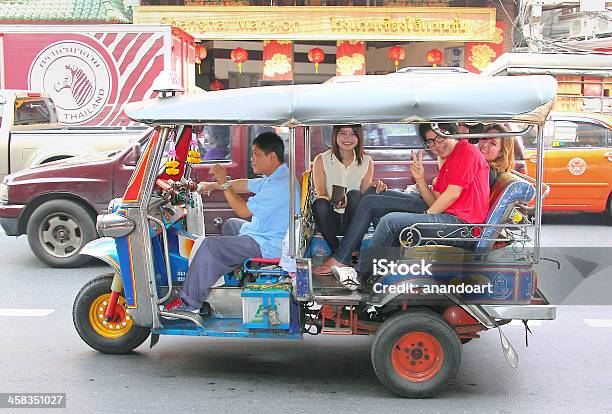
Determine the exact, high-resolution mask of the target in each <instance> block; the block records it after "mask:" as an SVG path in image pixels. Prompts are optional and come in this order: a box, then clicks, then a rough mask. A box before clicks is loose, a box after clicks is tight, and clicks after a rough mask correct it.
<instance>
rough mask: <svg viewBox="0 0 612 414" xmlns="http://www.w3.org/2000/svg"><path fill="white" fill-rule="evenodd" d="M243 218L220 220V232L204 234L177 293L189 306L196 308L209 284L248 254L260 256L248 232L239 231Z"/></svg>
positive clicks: (199, 305) (258, 249)
mask: <svg viewBox="0 0 612 414" xmlns="http://www.w3.org/2000/svg"><path fill="white" fill-rule="evenodd" d="M244 223H246V221H245V220H242V219H238V218H231V219H229V220H227V221H226V222H225V223H224V224H223V228H222V230H221V236H207V237H206V238H205V239H204V240H203V241H202V244H201V245H200V247H199V249H198V251H197V252H196V254H195V256H194V258H193V260H192V261H191V264H190V265H189V271H188V272H187V277H186V278H185V282H184V283H183V288H182V289H181V292H180V294H179V296H180V297H181V299H182V300H183V302H184V303H185V304H186V305H187V306H188V307H189V308H191V309H199V308H200V307H201V306H202V303H203V302H204V300H205V299H206V296H207V295H208V292H209V291H210V288H211V286H212V285H214V284H215V282H216V281H217V280H218V279H219V277H220V276H221V275H223V274H225V273H228V272H230V271H232V270H234V268H236V266H238V265H240V264H242V262H243V261H244V259H247V258H249V257H261V250H260V248H259V245H258V244H257V242H255V240H253V239H252V238H251V237H249V236H239V235H238V232H239V231H240V228H241V227H242V225H243V224H244Z"/></svg>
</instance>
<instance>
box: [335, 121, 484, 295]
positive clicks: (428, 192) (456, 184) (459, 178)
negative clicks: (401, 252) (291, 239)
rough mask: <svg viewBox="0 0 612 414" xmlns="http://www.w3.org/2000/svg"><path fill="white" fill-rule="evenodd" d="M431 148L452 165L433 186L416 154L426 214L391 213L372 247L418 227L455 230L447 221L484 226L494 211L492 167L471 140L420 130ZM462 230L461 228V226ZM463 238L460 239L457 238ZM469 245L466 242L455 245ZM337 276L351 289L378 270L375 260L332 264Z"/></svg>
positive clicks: (382, 222)
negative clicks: (429, 225)
mask: <svg viewBox="0 0 612 414" xmlns="http://www.w3.org/2000/svg"><path fill="white" fill-rule="evenodd" d="M419 132H420V133H421V137H422V138H423V140H424V141H425V146H426V147H427V148H429V149H432V152H434V153H436V154H437V155H439V156H440V157H442V158H446V161H445V162H444V164H443V165H442V167H441V169H440V173H439V175H438V179H437V181H436V183H435V185H434V186H433V188H431V189H430V188H429V187H428V185H427V182H426V181H425V170H424V168H423V162H422V159H423V154H422V150H421V151H419V154H418V155H417V154H415V153H414V152H413V154H412V160H413V165H412V166H411V172H412V175H413V177H414V179H415V181H416V184H417V187H418V189H419V192H420V194H421V197H422V198H423V201H425V203H426V204H427V206H428V208H427V210H426V211H425V212H424V213H399V212H398V213H389V214H387V215H385V216H383V217H382V219H381V220H380V222H379V223H378V226H376V230H375V231H374V234H373V236H372V241H371V242H370V246H369V249H372V248H383V247H393V246H398V245H399V234H400V232H401V231H402V230H403V229H404V228H406V227H409V226H411V225H413V224H415V223H440V226H435V228H428V229H420V231H421V235H422V236H425V237H432V236H435V235H437V234H440V233H442V234H444V233H448V232H450V231H452V230H453V228H452V227H448V228H447V229H445V228H444V223H452V224H466V223H467V224H482V223H484V221H485V220H486V217H487V213H488V210H489V165H488V164H487V162H486V160H485V159H484V157H483V156H482V153H481V152H480V151H479V150H478V148H477V147H476V146H474V145H471V144H470V143H469V142H468V141H467V140H456V139H452V138H447V137H445V136H442V135H438V134H437V133H436V132H435V131H433V130H432V128H431V125H429V124H422V125H421V126H420V128H419ZM455 229H456V227H455ZM457 237H458V236H457ZM449 244H455V245H459V246H465V244H466V243H465V242H464V243H461V242H458V243H457V242H455V243H450V242H449ZM332 272H333V273H334V275H335V276H336V278H338V280H339V281H340V282H341V283H342V284H344V285H345V286H346V287H348V288H349V289H352V290H354V289H357V288H358V287H359V286H360V283H361V282H362V281H365V280H367V278H368V277H369V276H370V274H371V272H372V261H371V260H368V259H367V258H365V259H364V260H360V261H359V264H358V266H357V270H355V269H353V268H351V267H338V266H332Z"/></svg>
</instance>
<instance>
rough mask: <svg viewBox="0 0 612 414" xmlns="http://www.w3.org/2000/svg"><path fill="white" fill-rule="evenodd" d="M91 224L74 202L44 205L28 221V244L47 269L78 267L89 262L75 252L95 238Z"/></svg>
mask: <svg viewBox="0 0 612 414" xmlns="http://www.w3.org/2000/svg"><path fill="white" fill-rule="evenodd" d="M94 220H95V219H94V218H93V217H92V216H91V214H89V212H88V211H87V210H86V209H85V208H84V207H83V206H81V205H80V204H77V203H75V202H74V201H69V200H59V199H58V200H51V201H47V202H46V203H43V204H41V205H40V206H38V207H37V208H36V210H34V212H33V213H32V215H31V216H30V218H29V220H28V226H27V230H26V233H27V235H28V243H29V244H30V248H31V249H32V252H34V254H35V255H36V257H38V258H39V259H40V260H41V261H42V262H43V263H45V264H47V265H49V266H51V267H61V268H67V267H78V266H81V265H83V264H85V263H87V262H88V261H89V260H90V259H91V258H90V257H89V256H85V255H80V254H79V252H80V251H81V249H82V248H83V247H84V246H85V245H86V244H87V243H89V242H90V241H92V240H93V239H95V238H97V236H98V235H97V233H96V225H95V222H94Z"/></svg>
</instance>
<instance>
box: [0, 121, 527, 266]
mask: <svg viewBox="0 0 612 414" xmlns="http://www.w3.org/2000/svg"><path fill="white" fill-rule="evenodd" d="M265 129H266V128H264V127H258V126H232V127H229V126H206V127H203V128H202V129H201V131H195V132H194V133H196V134H197V136H198V140H199V142H200V149H201V153H202V154H203V155H202V164H200V165H198V166H196V167H194V169H193V173H192V179H194V180H198V181H205V180H210V179H211V176H210V175H209V173H208V169H209V167H210V165H212V164H215V163H221V164H224V165H225V167H226V168H227V171H228V174H229V175H230V176H231V177H233V178H240V177H253V171H252V169H251V166H250V161H249V160H250V153H251V146H252V145H251V143H252V141H253V139H254V138H255V136H256V135H257V134H259V133H260V132H263V130H265ZM276 132H277V133H279V135H281V136H282V137H283V138H285V139H288V135H289V131H288V130H284V129H282V128H277V129H276ZM310 135H311V143H312V145H311V148H312V151H311V155H310V159H311V160H312V159H313V158H314V156H315V155H317V154H318V153H320V152H323V151H326V150H327V149H329V148H330V145H331V128H328V127H321V128H311V134H310ZM364 136H365V146H366V151H367V153H368V154H369V155H370V156H372V158H373V159H374V162H375V170H374V171H375V178H381V179H383V180H385V182H386V183H387V184H388V185H389V187H390V188H402V189H403V188H405V187H406V186H407V185H408V184H412V183H414V181H413V180H412V176H411V175H410V173H409V168H410V162H411V161H409V160H410V159H411V158H410V151H411V150H412V149H420V148H423V144H422V140H421V138H420V137H419V136H418V131H417V129H416V127H415V126H414V125H409V124H402V125H399V124H398V125H373V124H372V125H364ZM147 140H148V136H145V137H143V138H142V139H141V140H140V141H139V142H137V143H136V144H134V145H133V146H132V147H130V148H126V149H124V150H122V151H114V152H106V153H100V154H97V155H91V156H86V157H74V158H69V159H66V160H61V161H56V162H51V163H48V164H45V165H42V166H39V167H35V168H31V169H28V170H24V171H21V172H17V173H14V174H10V175H8V176H6V177H5V179H4V181H3V183H2V184H0V224H2V227H3V228H4V231H5V233H6V234H7V235H9V236H19V235H22V234H27V236H28V241H29V244H30V247H31V248H32V251H33V252H34V254H36V256H37V257H38V258H39V259H40V260H42V261H43V262H45V263H46V264H48V265H50V266H54V267H75V266H79V265H81V264H83V263H84V262H85V261H87V260H88V257H86V256H81V255H79V254H78V252H79V251H80V249H81V248H82V247H83V246H84V245H85V244H86V243H88V242H89V241H91V240H93V239H94V238H96V237H97V234H96V229H95V221H96V216H97V214H98V213H101V212H105V211H106V210H107V208H108V204H109V202H110V201H111V200H112V199H113V198H116V197H121V196H122V195H123V192H124V190H125V187H126V185H127V182H128V180H129V178H130V176H131V175H132V172H133V170H134V166H135V164H136V159H137V156H138V154H139V152H140V150H139V149H140V148H142V147H144V145H146V141H147ZM296 142H298V151H297V156H298V158H297V161H298V162H297V170H298V172H299V173H300V174H301V173H302V172H303V171H304V165H305V162H304V161H305V154H304V145H303V142H304V131H303V130H301V129H299V130H298V132H297V140H296ZM520 154H522V147H521V148H520ZM518 158H519V161H518V163H519V164H520V165H519V167H520V168H522V169H523V170H524V161H523V157H522V155H519V156H518ZM424 159H425V164H426V175H427V178H428V179H429V180H431V179H432V178H433V177H434V176H435V175H436V174H437V170H438V167H437V163H436V160H435V159H434V158H433V157H432V156H431V154H429V152H428V151H425V155H424ZM204 215H205V217H206V219H205V220H206V223H205V224H206V229H207V232H208V233H215V232H217V233H218V232H219V229H220V226H221V224H222V223H223V220H226V219H227V218H229V217H232V216H233V212H232V210H231V209H230V208H229V205H228V204H227V203H226V201H225V198H224V197H223V194H221V193H219V192H215V193H213V194H211V195H210V196H209V197H207V198H205V200H204Z"/></svg>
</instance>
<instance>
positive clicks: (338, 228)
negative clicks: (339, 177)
mask: <svg viewBox="0 0 612 414" xmlns="http://www.w3.org/2000/svg"><path fill="white" fill-rule="evenodd" d="M346 200H347V203H346V207H345V209H344V213H338V212H337V211H335V210H334V206H332V204H331V203H330V202H329V201H328V200H326V199H324V198H317V199H316V200H315V201H314V203H313V204H312V214H313V217H314V220H315V223H316V225H317V229H318V230H319V231H320V232H321V235H322V236H323V238H324V239H325V241H326V242H327V244H328V245H329V248H330V249H331V251H332V253H333V252H335V251H336V250H337V249H338V246H340V241H339V240H338V236H342V235H343V234H344V232H345V231H346V229H347V228H348V226H349V224H350V223H351V220H352V219H353V217H355V212H356V211H357V206H358V205H359V202H360V201H361V192H360V191H359V190H351V191H349V192H348V193H347V194H346Z"/></svg>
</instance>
